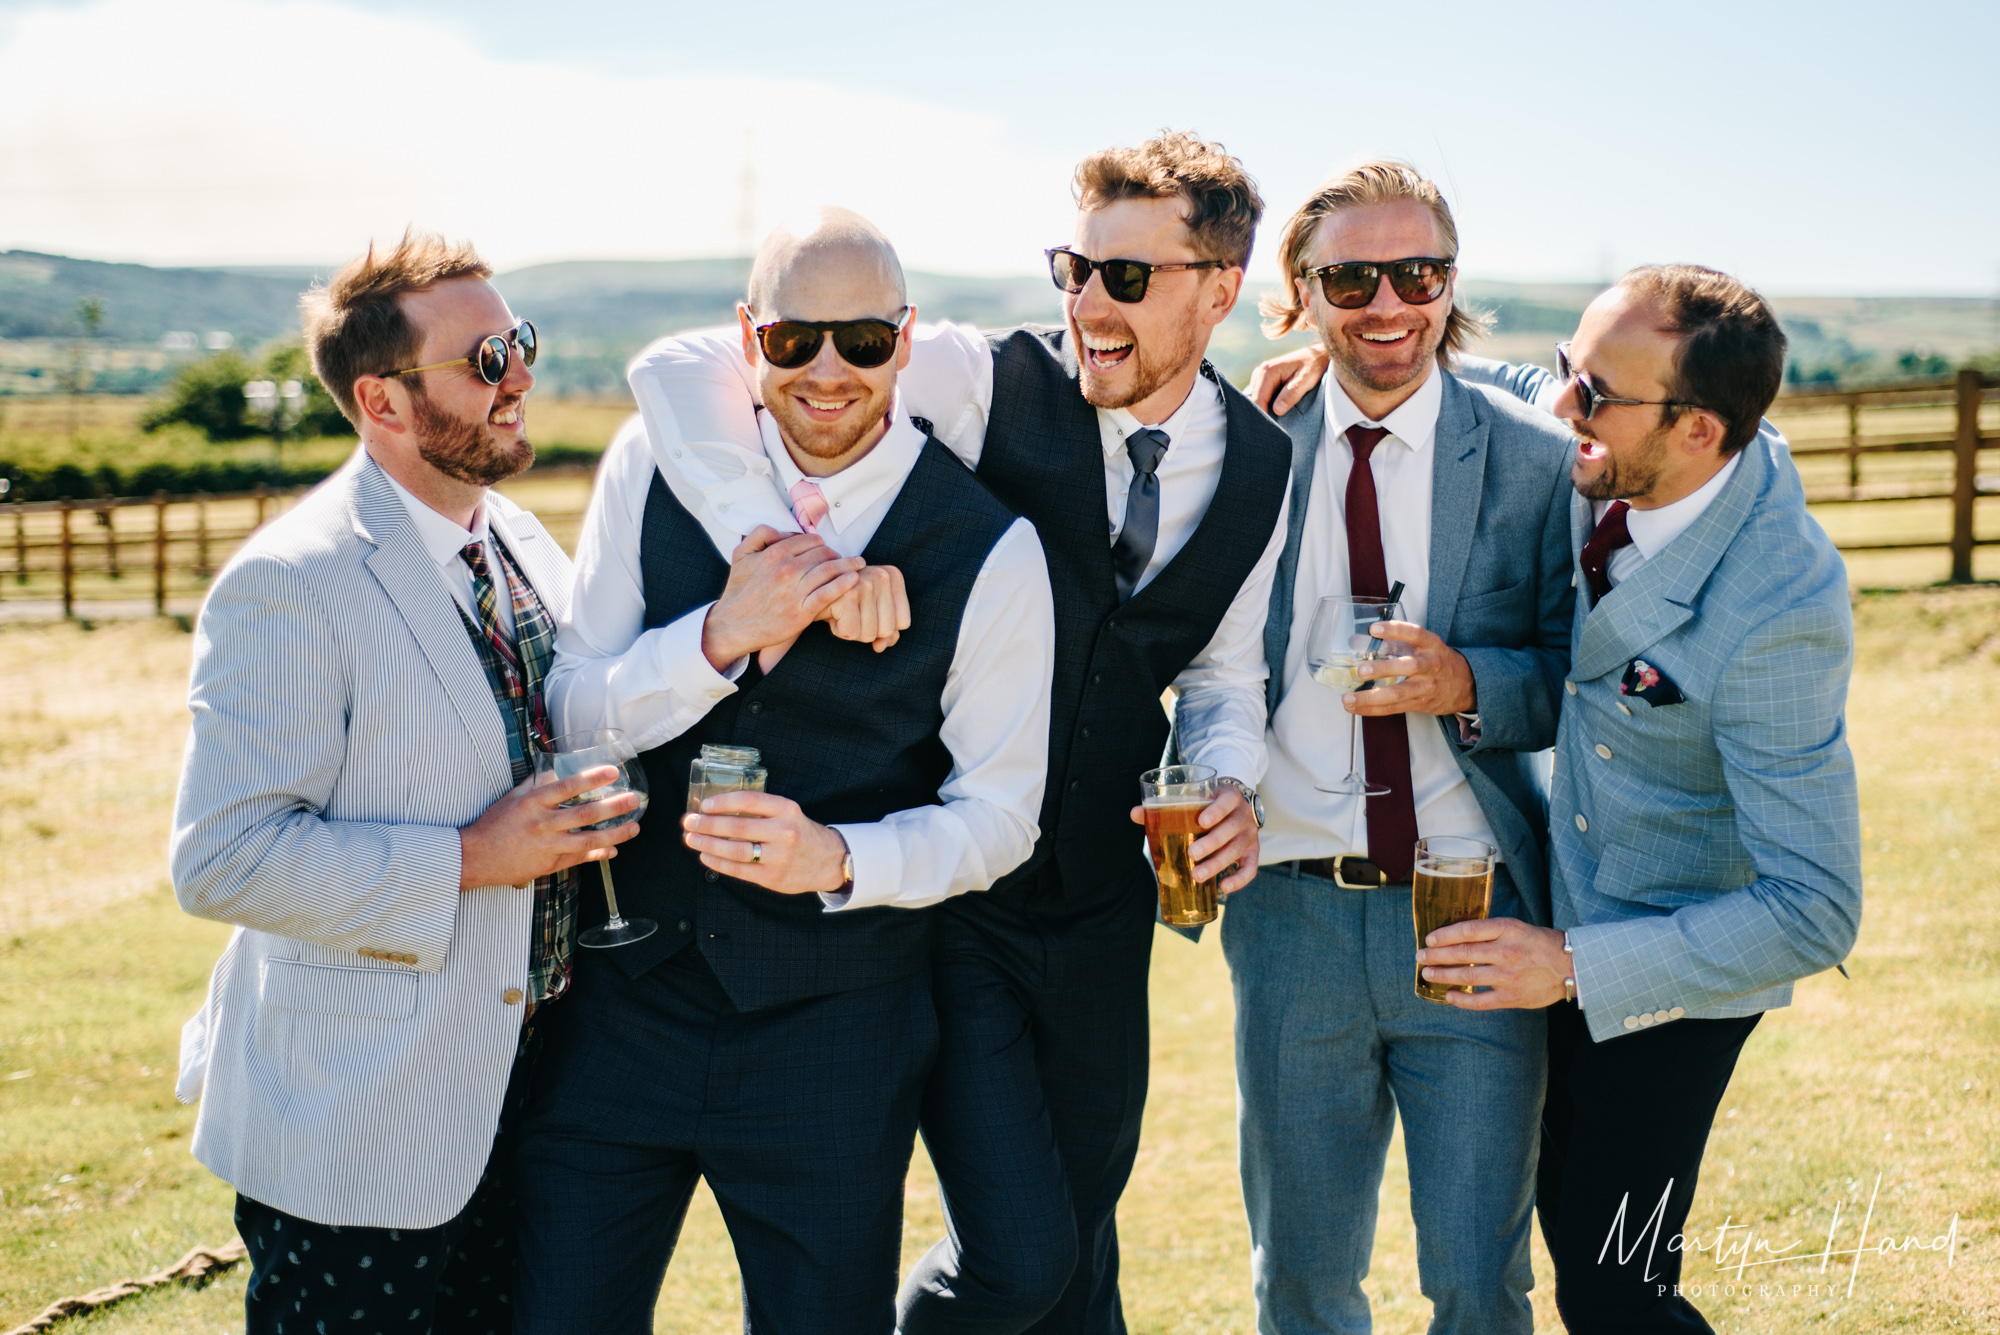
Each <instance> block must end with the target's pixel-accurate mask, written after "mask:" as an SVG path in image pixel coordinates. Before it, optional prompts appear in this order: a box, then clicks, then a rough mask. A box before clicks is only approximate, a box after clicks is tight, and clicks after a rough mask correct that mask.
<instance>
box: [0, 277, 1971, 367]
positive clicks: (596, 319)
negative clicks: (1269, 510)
mask: <svg viewBox="0 0 2000 1335" xmlns="http://www.w3.org/2000/svg"><path fill="white" fill-rule="evenodd" d="M325 272H327V269H326V268H315V267H313V266H297V267H288V268H271V267H263V268H257V267H233V268H232V267H223V268H155V267H151V266H148V265H142V264H108V263H104V262H102V261H97V260H79V259H71V258H68V257H65V256H61V255H41V254H35V253H33V252H29V251H18V250H16V251H7V252H4V253H0V340H11V341H13V342H12V345H11V346H9V347H6V348H0V392H7V391H8V390H9V389H11V390H14V391H17V392H33V391H35V390H39V389H42V388H44V387H45V386H46V385H47V384H48V383H49V381H48V379H47V378H46V377H43V376H42V375H40V373H39V371H38V370H37V366H38V365H40V364H47V365H51V366H52V365H54V364H55V359H56V358H57V357H58V356H59V355H61V354H62V350H63V348H64V347H65V346H66V343H47V345H46V346H45V347H39V348H38V344H43V343H45V342H46V341H48V340H65V341H66V340H68V339H71V338H74V337H75V336H76V335H78V334H80V333H82V332H83V331H82V330H81V329H80V328H79V326H78V325H77V321H76V308H77V303H78V302H79V301H81V300H83V299H84V298H86V297H95V298H97V299H98V300H99V301H101V302H102V303H103V306H104V326H103V329H102V330H101V334H100V337H101V339H102V345H101V346H103V347H105V348H107V349H111V350H114V351H112V352H109V353H107V364H108V366H109V368H110V369H109V371H108V372H107V374H106V375H104V376H101V377H100V379H99V385H100V387H102V388H114V387H115V388H121V389H130V390H146V389H150V388H152V387H154V386H155V385H157V384H158V383H159V382H160V380H162V379H163V378H164V377H165V376H166V375H167V374H169V373H170V370H171V365H172V364H173V361H174V360H175V358H176V357H178V356H182V355H186V354H185V352H176V353H175V354H173V355H171V356H170V355H169V354H168V353H166V352H164V351H163V350H162V340H163V339H164V338H165V337H166V336H167V335H168V334H169V333H170V332H173V331H184V332H188V333H193V334H195V335H197V338H198V339H202V338H205V337H206V336H207V335H208V334H210V333H211V332H224V333H227V334H229V335H230V336H231V337H232V338H233V339H234V340H235V342H237V343H238V344H240V345H247V346H253V347H254V346H255V345H256V344H259V343H263V342H266V341H268V340H270V339H275V338H284V337H290V336H293V335H295V334H296V331H297V329H298V298H299V294H300V293H301V292H303V291H304V290H305V289H306V287H307V286H308V285H310V284H311V282H312V281H313V280H314V279H315V278H316V277H319V276H322V275H323V274H324V273H325ZM748 273H749V261H747V260H743V259H706V260H657V261H639V260H630V261H624V260H578V261H567V262H562V263H555V264H537V265H532V266H529V267H527V268H522V269H514V270H510V271H508V272H506V273H503V274H501V275H499V277H498V278H497V279H496V282H497V283H498V285H499V287H500V289H501V291H502V292H504V293H505V294H506V296H507V300H508V303H509V304H510V305H511V306H512V307H513V308H514V310H515V311H516V313H518V314H520V315H523V316H527V317H529V318H531V319H533V320H534V321H535V323H536V325H537V326H538V327H539V328H540V329H541V331H542V333H543V335H544V336H545V338H546V340H547V351H546V352H545V353H544V356H543V360H542V362H541V363H540V364H539V365H538V366H537V368H536V370H537V373H538V375H539V376H540V377H541V379H542V381H543V387H544V389H545V390H548V391H550V392H554V393H566V392H576V393H592V394H618V393H622V392H623V388H624V383H623V382H624V375H623V368H624V363H625V361H626V359H627V358H629V357H630V356H631V354H632V353H633V352H634V351H636V350H637V349H638V348H639V347H640V346H641V345H642V344H643V343H645V342H646V341H647V340H649V339H652V338H656V337H658V336H660V335H661V334H666V333H672V332H674V331H675V330H679V329H686V328H691V327H696V326H700V325H707V324H716V323H721V322H725V321H727V320H729V319H731V318H732V313H733V311H734V308H735V303H736V301H737V298H738V297H739V296H740V294H741V293H742V291H743V287H744V283H745V281H746V279H747V277H748ZM1256 286H1257V285H1253V290H1252V291H1251V292H1248V293H1246V294H1245V298H1246V299H1245V300H1244V301H1243V302H1242V303H1241V304H1240V305H1239V307H1238V309H1237V312H1236V314H1235V315H1234V316H1232V317H1231V319H1230V320H1229V322H1228V323H1227V324H1226V325H1225V326H1223V328H1222V329H1220V330H1218V331H1217V335H1216V338H1215V340H1214V342H1213V344H1212V349H1213V351H1212V355H1213V356H1214V358H1215V360H1216V362H1217V364H1218V366H1220V367H1222V368H1223V369H1224V370H1225V371H1226V372H1227V373H1228V374H1230V375H1231V376H1232V377H1235V378H1238V379H1241V378H1242V377H1243V376H1245V375H1247V374H1248V372H1249V370H1250V368H1251V367H1252V366H1254V365H1255V364H1256V363H1257V362H1258V361H1259V360H1261V359H1262V358H1263V357H1265V356H1268V355H1269V354H1270V353H1271V352H1272V351H1273V350H1275V348H1276V347H1277V346H1279V345H1274V344H1271V343H1268V342H1266V341H1265V340H1264V339H1263V337H1262V335H1261V334H1260V333H1259V332H1258V329H1257V319H1256V313H1255V297H1256V295H1257V293H1256V291H1255V290H1254V288H1255V287H1256ZM909 287H910V299H911V300H912V301H913V302H914V303H915V304H916V305H917V307H918V309H919V312H920V316H921V318H925V319H950V320H958V321H963V322H965V323H969V324H975V325H978V326H981V327H983V328H995V327H1004V326H1008V325H1014V324H1021V323H1029V322H1039V321H1053V320H1058V319H1060V318H1061V303H1060V300H1059V297H1058V294H1057V293H1056V291H1055V289H1054V287H1053V286H1052V285H1051V284H1050V283H1049V281H1048V280H1047V279H1046V278H1043V277H1040V276H1030V277H1021V278H972V277H965V276H953V275H946V274H932V273H921V272H912V273H911V274H910V275H909ZM1599 290H1600V289H1599V288H1598V287H1597V286H1596V285H1594V284H1509V283H1487V282H1478V281H1467V282H1466V283H1465V284H1464V285H1463V287H1462V289H1461V296H1462V298H1463V299H1465V300H1466V301H1467V302H1469V303H1470V304H1472V305H1475V306H1478V307H1481V308H1483V309H1486V310H1490V311H1492V312H1493V313H1494V314H1495V316H1496V317H1497V324H1496V327H1495V331H1494V336H1493V338H1492V339H1491V340H1489V342H1488V343H1487V344H1486V346H1485V347H1483V348H1482V349H1481V351H1483V352H1488V353H1491V354H1492V355H1496V356H1501V357H1506V358H1509V359H1532V360H1535V361H1541V362H1544V363H1547V362H1549V361H1550V360H1551V359H1552V356H1553V354H1552V351H1551V347H1552V345H1553V343H1554V342H1555V340H1556V339H1558V338H1561V337H1564V336H1566V335H1568V334H1569V333H1570V332H1571V331H1573V330H1574V329H1575V328H1576V320H1577V316H1578V315H1579V314H1580V313H1581V311H1582V310H1583V308H1584V306H1585V305H1587V304H1588V303H1589V301H1590V299H1591V298H1592V297H1593V296H1595V295H1596V293H1597V292H1598V291H1599ZM1774 304H1775V305H1776V306H1777V308H1778V312H1779V314H1780V316H1781V317H1782V318H1783V319H1784V321H1785V324H1786V328H1787V331H1788V332H1789V333H1790V334H1791V336H1792V341H1793V347H1792V354H1793V356H1792V361H1793V370H1792V375H1793V378H1794V379H1800V380H1812V379H1818V380H1830V379H1846V380H1854V379H1866V378H1871V377H1874V378H1879V377H1881V376H1884V375H1895V374H1909V373H1912V372H1913V371H1914V372H1917V373H1922V372H1924V371H1930V370H1938V369H1943V368H1944V367H1946V366H1949V365H1951V364H1954V363H1956V362H1958V361H1960V360H1962V359H1964V358H1965V357H1968V356H1970V355H1973V354H1976V353H1980V352H1984V351H1987V350H1990V349H1994V348H2000V302H1995V301H1993V300H1992V299H1981V298H1914V297H1912V298H1899V297H1790V298H1778V299H1776V300H1775V301H1774ZM1291 342H1295V340H1288V344H1289V343H1291ZM118 349H123V352H122V353H120V352H117V351H115V350H118ZM1911 359H1916V360H1915V362H1914V363H1913V362H1912V360H1911ZM1933 363H1934V365H1933ZM113 372H115V374H114V373H113Z"/></svg>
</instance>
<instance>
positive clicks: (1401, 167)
mask: <svg viewBox="0 0 2000 1335" xmlns="http://www.w3.org/2000/svg"><path fill="white" fill-rule="evenodd" d="M1404 202H1408V203H1412V204H1421V205H1423V206H1424V207H1425V208H1427V209H1429V210H1430V212H1431V220H1432V222H1433V223H1434V224H1435V225H1436V227H1437V236H1438V249H1439V250H1440V251H1441V252H1442V253H1441V254H1438V255H1435V256H1432V257H1431V258H1434V259H1440V260H1452V261H1454V262H1456V261H1457V259H1458V224H1457V223H1456V222H1454V221H1453V220H1452V216H1451V205H1449V204H1447V203H1445V199H1444V195H1443V194H1442V193H1440V192H1439V190H1438V188H1437V184H1436V183H1435V182H1433V181H1429V180H1426V179H1425V178H1424V176H1423V175H1422V173H1420V172H1418V171H1417V169H1416V168H1415V167H1412V166H1411V165H1410V164H1409V163H1407V162H1398V161H1397V160H1395V159H1394V158H1370V159H1368V160H1367V161H1364V162H1360V163H1357V164H1356V165H1354V166H1353V167H1350V168H1349V169H1348V170H1346V171H1344V172H1342V173H1341V174H1340V175H1338V176H1335V177H1334V178H1332V179H1331V180H1329V181H1327V182H1326V183H1325V184H1324V185H1322V186H1320V188H1319V189H1317V190H1315V191H1313V193H1312V196H1311V197H1310V198H1309V199H1307V200H1306V202H1305V203H1304V204H1301V205H1300V206H1299V211H1298V212H1297V213H1294V214H1293V215H1292V216H1291V218H1290V219H1289V220H1288V221H1287V222H1286V223H1285V230H1284V232H1283V234H1282V235H1281V236H1280V237H1279V238H1278V268H1279V271H1280V272H1282V273H1283V274H1284V278H1285V284H1284V286H1283V287H1282V288H1279V289H1277V290H1275V291H1272V292H1267V293H1265V294H1264V297H1263V299H1262V300H1260V301H1259V302H1258V303H1257V308H1258V310H1259V311H1260V312H1261V313H1262V314H1263V316H1264V336H1265V337H1266V338H1283V337H1284V336H1285V335H1286V334H1289V333H1291V332H1292V331H1293V330H1294V329H1297V328H1299V327H1301V326H1302V325H1304V324H1305V318H1306V307H1305V302H1304V300H1303V299H1302V298H1301V297H1300V296H1299V285H1298V284H1297V283H1296V282H1295V281H1294V280H1295V279H1299V278H1303V277H1305V272H1306V252H1307V251H1309V250H1310V249H1311V248H1312V242H1313V234H1314V233H1315V232H1316V231H1317V230H1318V228H1319V224H1320V220H1321V219H1322V218H1327V217H1331V216H1332V215H1333V214H1336V213H1339V212H1340V211H1341V210H1343V209H1358V208H1365V207H1367V206H1369V205H1371V204H1397V203H1404ZM1492 323H1493V317H1492V316H1490V315H1486V314H1484V313H1481V312H1476V311H1469V310H1467V309H1465V308H1464V307H1463V306H1460V305H1457V304H1456V303H1455V302H1454V304H1453V305H1452V308H1451V314H1450V315H1449V316H1447V317H1446V318H1445V326H1444V341H1443V342H1442V343H1440V344H1439V345H1438V360H1439V361H1440V362H1443V363H1444V364H1445V365H1447V366H1449V365H1450V364H1451V361H1452V359H1453V358H1454V357H1456V356H1457V355H1458V354H1459V353H1461V352H1464V351H1465V350H1466V349H1467V348H1468V347H1470V346H1471V345H1472V344H1473V343H1475V342H1476V341H1478V339H1479V338H1480V337H1482V336H1483V335H1484V334H1485V333H1486V331H1487V329H1488V328H1490V327H1491V326H1492Z"/></svg>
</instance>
